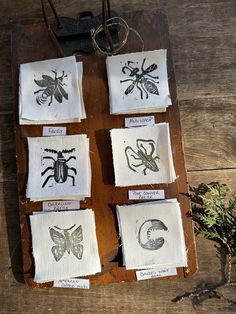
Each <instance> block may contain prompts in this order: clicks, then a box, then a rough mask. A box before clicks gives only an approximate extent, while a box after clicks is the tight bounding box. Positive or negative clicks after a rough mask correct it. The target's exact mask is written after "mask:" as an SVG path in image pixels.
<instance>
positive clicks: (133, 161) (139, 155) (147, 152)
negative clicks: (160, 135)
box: [125, 139, 160, 175]
mask: <svg viewBox="0 0 236 314" xmlns="http://www.w3.org/2000/svg"><path fill="white" fill-rule="evenodd" d="M154 144H155V142H154V141H153V140H144V139H137V140H136V146H137V151H135V150H134V149H133V148H132V147H131V146H127V147H126V148H125V156H126V159H127V164H128V167H129V169H131V170H132V171H134V172H138V171H137V169H136V168H138V167H141V166H143V167H144V169H143V171H142V173H143V174H144V175H146V174H147V169H149V170H151V171H153V172H157V171H159V167H158V165H157V162H156V160H159V159H160V158H159V157H158V156H155V157H154V156H153V154H154V151H155V145H154Z"/></svg>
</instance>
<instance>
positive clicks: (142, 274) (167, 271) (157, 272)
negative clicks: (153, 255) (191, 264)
mask: <svg viewBox="0 0 236 314" xmlns="http://www.w3.org/2000/svg"><path fill="white" fill-rule="evenodd" d="M175 275H177V269H176V268H163V269H147V270H137V271H136V278H137V280H145V279H152V278H158V277H167V276H175Z"/></svg>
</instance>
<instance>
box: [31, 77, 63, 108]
mask: <svg viewBox="0 0 236 314" xmlns="http://www.w3.org/2000/svg"><path fill="white" fill-rule="evenodd" d="M52 72H53V73H54V78H53V77H51V76H49V75H44V74H43V75H42V79H41V80H34V82H35V83H36V84H37V85H38V86H39V87H42V88H41V89H39V90H37V91H35V92H34V94H38V93H40V94H39V95H37V97H36V102H37V104H38V105H44V104H47V105H48V106H50V105H51V103H52V101H53V98H55V100H56V101H57V102H58V103H62V101H63V98H65V99H66V100H68V98H69V97H68V93H67V92H66V91H65V89H64V86H67V84H66V83H64V79H65V78H66V77H67V75H65V73H64V71H62V76H59V77H58V76H57V72H56V71H52Z"/></svg>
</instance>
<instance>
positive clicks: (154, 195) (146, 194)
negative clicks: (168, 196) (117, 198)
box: [129, 190, 165, 200]
mask: <svg viewBox="0 0 236 314" xmlns="http://www.w3.org/2000/svg"><path fill="white" fill-rule="evenodd" d="M141 199H142V200H154V199H155V200H157V199H165V191H164V190H130V191H129V200H141Z"/></svg>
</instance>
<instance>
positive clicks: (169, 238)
mask: <svg viewBox="0 0 236 314" xmlns="http://www.w3.org/2000/svg"><path fill="white" fill-rule="evenodd" d="M117 217H118V223H119V229H120V236H121V240H122V250H123V262H124V265H125V266H126V268H127V269H145V268H153V267H155V268H159V267H186V266H187V254H186V247H185V241H184V232H183V226H182V218H181V210H180V206H179V203H178V202H177V200H176V199H175V200H171V201H169V200H166V201H165V200H164V201H156V202H150V203H148V202H145V203H140V204H134V205H124V206H117Z"/></svg>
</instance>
